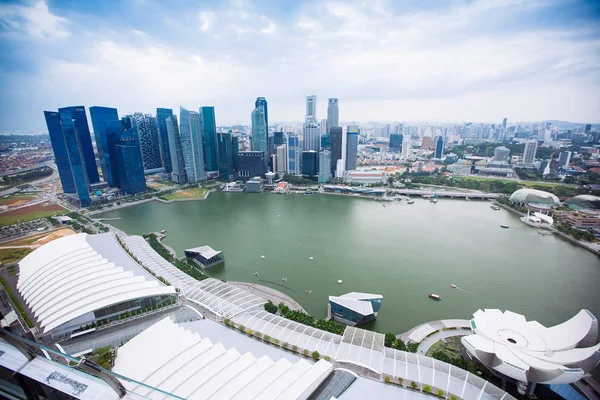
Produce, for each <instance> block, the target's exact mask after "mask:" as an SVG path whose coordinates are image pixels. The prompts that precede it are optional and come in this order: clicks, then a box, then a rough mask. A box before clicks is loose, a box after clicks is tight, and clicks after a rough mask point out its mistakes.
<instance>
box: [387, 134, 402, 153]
mask: <svg viewBox="0 0 600 400" xmlns="http://www.w3.org/2000/svg"><path fill="white" fill-rule="evenodd" d="M403 139H404V135H402V134H401V133H392V134H390V144H389V147H390V151H398V152H401V151H402V140H403Z"/></svg>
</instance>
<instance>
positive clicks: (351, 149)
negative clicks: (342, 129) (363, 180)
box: [346, 125, 360, 171]
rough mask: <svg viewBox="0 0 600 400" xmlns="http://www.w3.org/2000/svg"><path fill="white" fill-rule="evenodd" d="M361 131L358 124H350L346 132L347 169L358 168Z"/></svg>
mask: <svg viewBox="0 0 600 400" xmlns="http://www.w3.org/2000/svg"><path fill="white" fill-rule="evenodd" d="M359 133H360V130H359V129H358V126H357V125H348V130H347V132H346V171H353V170H355V169H356V159H357V157H358V135H359Z"/></svg>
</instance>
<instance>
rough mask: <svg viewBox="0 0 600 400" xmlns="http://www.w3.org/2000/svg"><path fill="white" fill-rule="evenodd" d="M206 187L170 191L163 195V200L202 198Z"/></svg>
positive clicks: (206, 190)
mask: <svg viewBox="0 0 600 400" xmlns="http://www.w3.org/2000/svg"><path fill="white" fill-rule="evenodd" d="M207 192H208V189H205V188H192V189H186V190H181V191H179V192H175V193H171V194H168V195H166V196H164V199H165V200H169V201H170V200H187V199H203V198H204V196H205V195H206V193H207Z"/></svg>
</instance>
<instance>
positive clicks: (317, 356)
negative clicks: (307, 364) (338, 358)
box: [312, 350, 321, 360]
mask: <svg viewBox="0 0 600 400" xmlns="http://www.w3.org/2000/svg"><path fill="white" fill-rule="evenodd" d="M312 358H314V359H315V360H318V359H319V358H321V355H320V354H319V352H318V351H316V350H315V351H313V352H312Z"/></svg>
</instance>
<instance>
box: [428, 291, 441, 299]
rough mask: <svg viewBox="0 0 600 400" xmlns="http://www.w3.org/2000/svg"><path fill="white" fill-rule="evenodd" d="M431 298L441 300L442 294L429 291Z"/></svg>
mask: <svg viewBox="0 0 600 400" xmlns="http://www.w3.org/2000/svg"><path fill="white" fill-rule="evenodd" d="M429 298H430V299H433V300H441V299H442V298H441V296H440V295H439V294H435V293H429Z"/></svg>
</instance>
